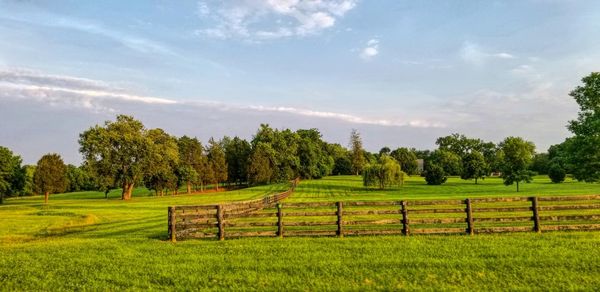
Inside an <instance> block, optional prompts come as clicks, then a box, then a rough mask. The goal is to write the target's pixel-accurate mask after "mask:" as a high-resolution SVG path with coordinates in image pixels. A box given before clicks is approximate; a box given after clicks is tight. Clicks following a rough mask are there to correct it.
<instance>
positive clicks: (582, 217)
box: [540, 215, 600, 221]
mask: <svg viewBox="0 0 600 292" xmlns="http://www.w3.org/2000/svg"><path fill="white" fill-rule="evenodd" d="M540 220H542V221H562V220H565V221H568V220H600V215H570V216H569V215H564V216H558V215H557V216H552V215H551V216H541V217H540Z"/></svg>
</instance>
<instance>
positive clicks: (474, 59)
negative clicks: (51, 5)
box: [460, 42, 516, 65]
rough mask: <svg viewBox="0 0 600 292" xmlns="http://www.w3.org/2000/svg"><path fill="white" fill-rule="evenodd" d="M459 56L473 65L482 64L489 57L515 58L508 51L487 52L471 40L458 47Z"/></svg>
mask: <svg viewBox="0 0 600 292" xmlns="http://www.w3.org/2000/svg"><path fill="white" fill-rule="evenodd" d="M460 57H461V58H462V59H463V60H464V61H465V62H467V63H471V64H473V65H482V64H484V63H485V62H487V61H488V60H489V59H505V60H507V59H515V58H516V57H515V56H514V55H512V54H510V53H506V52H498V53H489V52H487V51H486V50H484V49H483V48H482V47H481V46H480V45H478V44H476V43H472V42H465V43H464V44H463V46H462V47H461V49H460Z"/></svg>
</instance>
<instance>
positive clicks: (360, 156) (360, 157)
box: [350, 129, 367, 175]
mask: <svg viewBox="0 0 600 292" xmlns="http://www.w3.org/2000/svg"><path fill="white" fill-rule="evenodd" d="M350 151H351V152H352V155H351V161H352V172H353V173H354V174H355V175H359V174H360V173H361V171H362V169H363V167H364V166H365V164H366V163H367V162H366V161H365V155H364V149H363V145H362V139H361V138H360V134H359V133H358V131H357V130H356V129H352V132H351V133H350Z"/></svg>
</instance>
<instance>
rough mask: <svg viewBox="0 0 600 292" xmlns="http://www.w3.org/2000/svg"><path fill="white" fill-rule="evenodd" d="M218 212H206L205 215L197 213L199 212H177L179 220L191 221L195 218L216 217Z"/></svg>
mask: <svg viewBox="0 0 600 292" xmlns="http://www.w3.org/2000/svg"><path fill="white" fill-rule="evenodd" d="M216 215H217V214H216V213H214V214H205V215H197V214H188V213H184V214H177V220H178V221H189V220H194V219H214V218H215V216H216Z"/></svg>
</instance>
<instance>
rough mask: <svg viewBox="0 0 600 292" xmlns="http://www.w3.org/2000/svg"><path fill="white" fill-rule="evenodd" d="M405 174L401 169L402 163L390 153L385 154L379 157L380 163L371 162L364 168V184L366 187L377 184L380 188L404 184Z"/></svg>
mask: <svg viewBox="0 0 600 292" xmlns="http://www.w3.org/2000/svg"><path fill="white" fill-rule="evenodd" d="M404 174H405V173H404V172H402V170H401V169H400V164H399V163H398V162H397V161H396V160H395V159H393V158H391V157H390V156H389V155H385V154H384V155H382V156H381V157H380V158H379V162H378V163H376V164H369V165H367V166H366V167H365V168H364V170H363V185H364V186H366V187H369V186H377V187H379V189H385V188H386V187H391V186H393V185H402V184H403V183H404Z"/></svg>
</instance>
